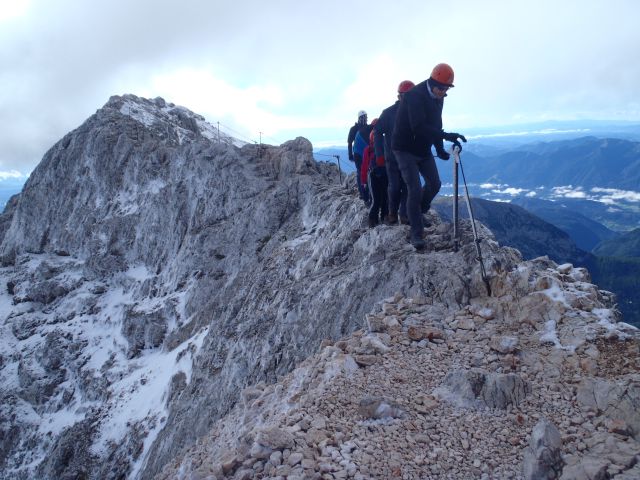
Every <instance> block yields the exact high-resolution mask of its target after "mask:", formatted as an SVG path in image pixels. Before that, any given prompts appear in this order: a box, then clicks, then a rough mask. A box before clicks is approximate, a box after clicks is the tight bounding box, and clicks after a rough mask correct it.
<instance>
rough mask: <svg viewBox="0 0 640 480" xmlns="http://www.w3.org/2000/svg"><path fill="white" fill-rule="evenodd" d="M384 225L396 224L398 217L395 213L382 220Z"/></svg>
mask: <svg viewBox="0 0 640 480" xmlns="http://www.w3.org/2000/svg"><path fill="white" fill-rule="evenodd" d="M384 223H386V224H387V225H396V224H397V223H398V215H397V214H395V213H390V214H389V215H387V216H386V218H385V219H384Z"/></svg>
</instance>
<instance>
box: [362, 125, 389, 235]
mask: <svg viewBox="0 0 640 480" xmlns="http://www.w3.org/2000/svg"><path fill="white" fill-rule="evenodd" d="M374 122H375V121H374ZM374 122H372V124H374V125H375V123H374ZM374 141H375V139H374V132H373V131H372V132H371V133H370V134H369V145H368V146H367V147H366V148H365V149H364V159H363V161H362V175H361V181H366V182H367V184H368V186H369V193H370V195H371V197H372V202H371V208H370V209H369V228H373V227H375V226H376V225H378V224H379V223H382V222H383V221H384V219H385V217H386V216H387V214H388V213H389V208H388V202H387V185H388V180H387V169H386V167H385V164H384V157H376V150H375V146H374Z"/></svg>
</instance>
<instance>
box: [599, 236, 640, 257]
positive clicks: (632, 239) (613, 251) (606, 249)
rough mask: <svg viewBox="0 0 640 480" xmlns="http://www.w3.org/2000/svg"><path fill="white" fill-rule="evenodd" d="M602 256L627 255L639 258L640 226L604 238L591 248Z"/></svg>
mask: <svg viewBox="0 0 640 480" xmlns="http://www.w3.org/2000/svg"><path fill="white" fill-rule="evenodd" d="M593 253H595V254H596V255H599V256H602V257H627V258H638V259H640V228H636V229H635V230H632V231H630V232H627V233H624V234H622V235H620V236H617V237H615V238H611V239H608V240H604V241H603V242H602V243H600V244H599V245H598V246H596V247H595V248H594V249H593Z"/></svg>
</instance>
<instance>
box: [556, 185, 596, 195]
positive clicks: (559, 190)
mask: <svg viewBox="0 0 640 480" xmlns="http://www.w3.org/2000/svg"><path fill="white" fill-rule="evenodd" d="M551 195H552V196H554V197H564V198H587V194H586V193H585V192H584V191H583V190H582V187H573V185H565V186H562V187H553V188H552V189H551Z"/></svg>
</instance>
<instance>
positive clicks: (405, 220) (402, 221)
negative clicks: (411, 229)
mask: <svg viewBox="0 0 640 480" xmlns="http://www.w3.org/2000/svg"><path fill="white" fill-rule="evenodd" d="M400 224H401V225H411V222H409V217H403V216H400Z"/></svg>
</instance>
